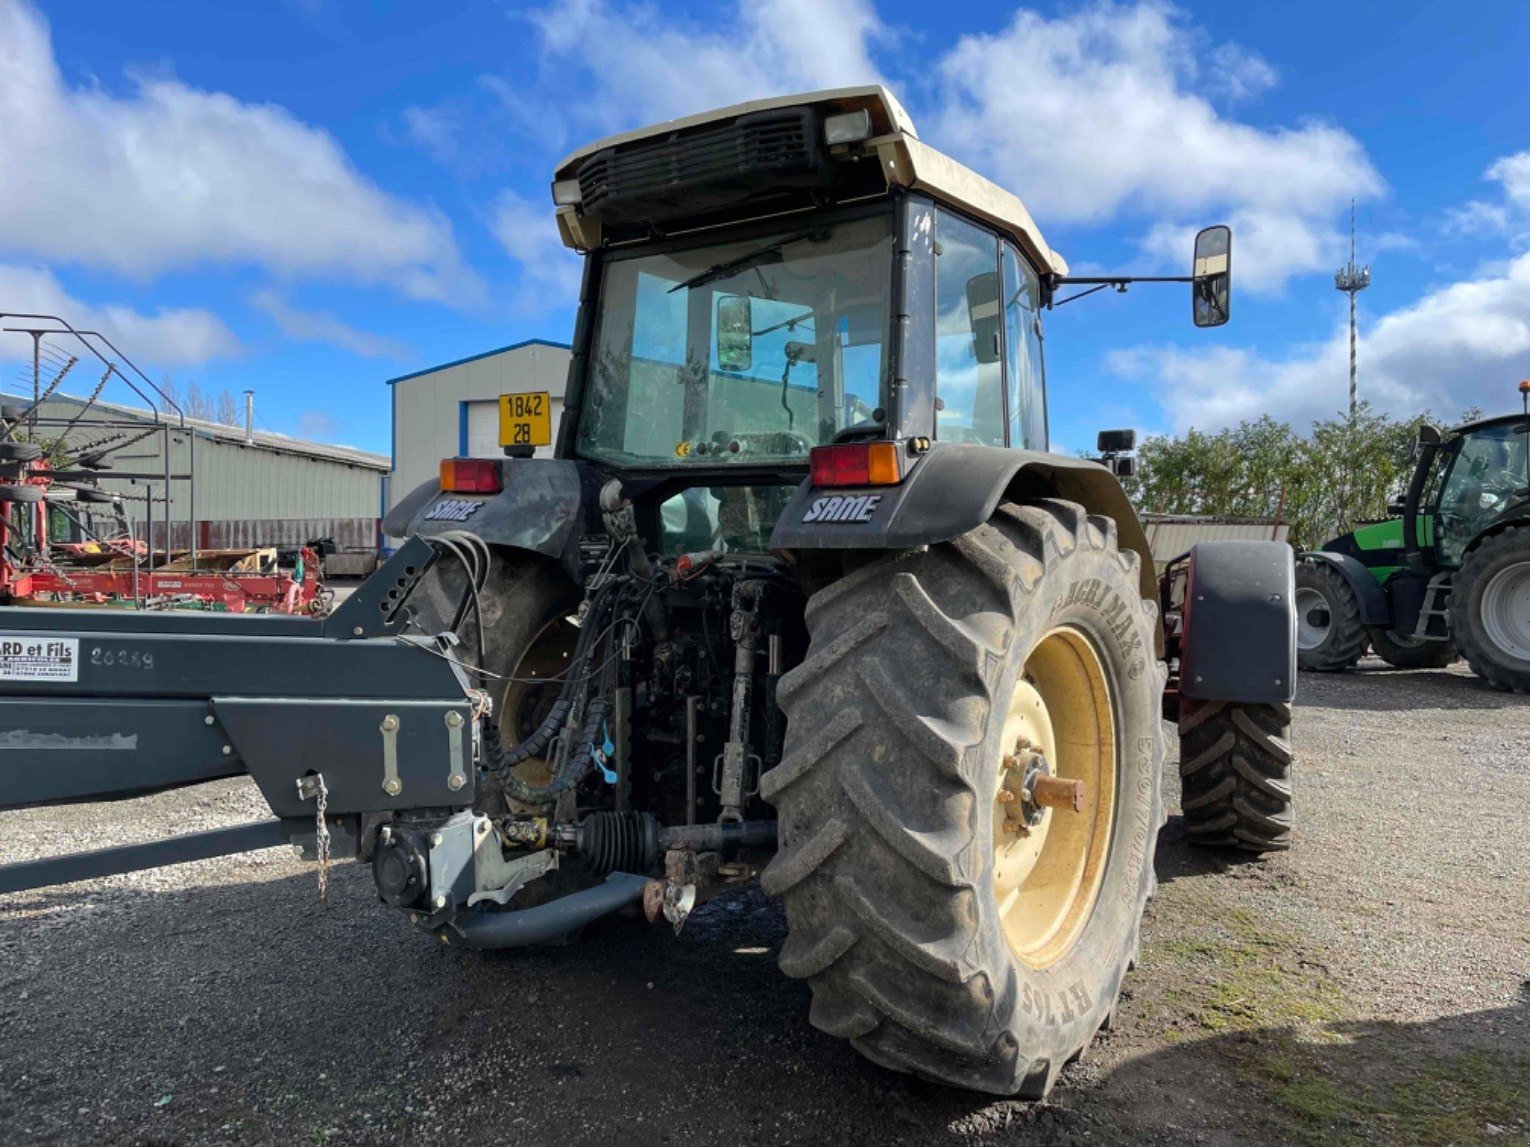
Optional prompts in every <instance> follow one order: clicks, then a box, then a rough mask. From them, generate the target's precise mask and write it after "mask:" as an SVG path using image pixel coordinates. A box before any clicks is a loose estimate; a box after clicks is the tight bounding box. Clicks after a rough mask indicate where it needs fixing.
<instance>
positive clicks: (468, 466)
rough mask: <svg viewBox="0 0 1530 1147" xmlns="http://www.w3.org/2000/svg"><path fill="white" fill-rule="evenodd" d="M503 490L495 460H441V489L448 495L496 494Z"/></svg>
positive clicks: (503, 486)
mask: <svg viewBox="0 0 1530 1147" xmlns="http://www.w3.org/2000/svg"><path fill="white" fill-rule="evenodd" d="M504 488H505V484H504V482H503V480H501V478H500V476H499V461H498V460H497V459H494V458H443V459H441V489H443V490H445V491H447V492H449V493H452V494H498V493H499V492H500V491H501V490H503V489H504Z"/></svg>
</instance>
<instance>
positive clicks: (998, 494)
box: [770, 442, 1162, 649]
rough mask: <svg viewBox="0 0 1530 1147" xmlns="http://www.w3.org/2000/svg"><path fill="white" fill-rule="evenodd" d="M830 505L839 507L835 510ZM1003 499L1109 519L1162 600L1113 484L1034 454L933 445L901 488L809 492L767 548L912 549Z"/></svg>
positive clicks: (1078, 462) (1146, 587) (956, 533)
mask: <svg viewBox="0 0 1530 1147" xmlns="http://www.w3.org/2000/svg"><path fill="white" fill-rule="evenodd" d="M833 498H839V499H841V501H840V503H839V504H838V506H835V505H834V503H833V502H832V501H831V499H833ZM1006 498H1008V499H1010V500H1015V501H1019V500H1025V499H1034V498H1065V499H1067V500H1068V501H1070V502H1077V503H1079V504H1080V505H1082V506H1083V507H1084V508H1085V509H1086V510H1088V511H1089V513H1091V514H1103V515H1104V516H1106V517H1108V518H1111V519H1113V520H1114V521H1115V523H1116V532H1117V538H1118V540H1119V543H1120V546H1121V548H1122V549H1124V550H1132V551H1134V552H1135V553H1136V554H1137V555H1138V556H1139V557H1140V558H1141V559H1142V565H1141V568H1140V570H1139V578H1140V581H1141V586H1142V596H1143V597H1145V598H1150V599H1152V600H1154V601H1156V600H1157V599H1158V588H1157V580H1156V575H1155V574H1154V572H1153V554H1152V550H1151V549H1150V548H1149V547H1148V540H1147V534H1146V532H1144V530H1143V529H1142V524H1141V522H1139V521H1138V520H1137V513H1136V511H1135V510H1134V509H1132V504H1131V502H1130V500H1128V498H1127V497H1126V491H1124V490H1123V489H1121V483H1120V482H1119V481H1118V480H1117V479H1116V476H1115V475H1114V474H1112V473H1111V472H1110V471H1109V470H1106V469H1105V468H1104V467H1103V466H1101V465H1099V464H1098V463H1097V462H1090V461H1087V460H1085V459H1082V458H1070V457H1068V456H1066V455H1062V454H1045V453H1041V452H1039V451H1035V450H1009V449H1006V448H1004V447H1000V446H969V445H965V444H959V443H940V442H937V443H935V444H934V445H932V446H931V447H930V449H929V451H928V452H927V453H925V454H922V455H918V456H916V457H915V458H914V459H912V462H911V464H910V469H909V470H908V472H907V474H906V476H905V477H904V479H903V481H902V483H900V484H899V485H897V486H881V487H866V488H864V489H847V490H825V489H822V488H815V487H813V486H812V485H811V484H810V483H808V482H804V483H803V484H802V485H801V486H800V487H799V488H798V490H797V493H796V495H795V497H793V499H792V501H791V502H790V503H789V504H788V505H787V507H786V510H785V512H784V513H782V515H781V519H780V521H778V522H777V523H776V528H775V532H774V534H773V535H772V536H771V542H770V544H771V548H772V549H777V550H908V549H914V548H916V547H918V546H928V545H934V544H935V543H937V542H948V541H950V540H951V539H952V538H956V537H960V536H961V535H962V534H965V533H967V532H968V531H969V530H974V529H976V528H977V527H978V526H980V525H982V524H983V523H984V522H986V521H988V519H989V518H990V517H992V516H993V512H994V509H995V507H997V506H998V504H999V502H1000V501H1001V500H1002V499H1006ZM850 499H856V502H855V504H854V505H853V506H849V500H850ZM847 506H849V509H848V510H846V507H847ZM1161 647H1162V646H1161V635H1160V649H1161Z"/></svg>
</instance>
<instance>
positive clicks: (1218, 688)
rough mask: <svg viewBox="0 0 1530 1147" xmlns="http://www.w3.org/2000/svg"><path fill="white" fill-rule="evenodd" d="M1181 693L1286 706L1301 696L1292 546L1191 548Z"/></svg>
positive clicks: (1241, 543) (1243, 544)
mask: <svg viewBox="0 0 1530 1147" xmlns="http://www.w3.org/2000/svg"><path fill="white" fill-rule="evenodd" d="M1371 584H1372V585H1375V579H1374V578H1373V579H1372V581H1371ZM1179 691H1180V693H1181V694H1182V695H1183V696H1186V697H1194V698H1197V699H1199V700H1202V701H1252V702H1265V703H1268V702H1274V701H1284V702H1288V703H1289V702H1290V701H1292V700H1293V699H1294V698H1295V697H1296V565H1295V563H1294V562H1293V561H1292V560H1291V547H1290V546H1288V545H1286V544H1285V543H1284V542H1253V541H1218V542H1201V543H1199V544H1198V545H1195V546H1193V547H1192V548H1191V550H1190V559H1189V563H1188V566H1187V569H1186V573H1185V605H1184V632H1183V637H1182V639H1181V647H1180V669H1179Z"/></svg>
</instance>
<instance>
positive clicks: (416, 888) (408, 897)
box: [372, 831, 430, 908]
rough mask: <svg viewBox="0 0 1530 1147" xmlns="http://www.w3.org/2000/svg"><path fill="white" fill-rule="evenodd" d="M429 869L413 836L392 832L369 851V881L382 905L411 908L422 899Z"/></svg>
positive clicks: (422, 852) (422, 851)
mask: <svg viewBox="0 0 1530 1147" xmlns="http://www.w3.org/2000/svg"><path fill="white" fill-rule="evenodd" d="M429 872H430V869H429V868H428V867H427V864H426V860H425V853H424V850H423V849H422V848H421V847H420V842H419V841H417V840H415V839H414V834H412V833H404V832H398V831H394V832H393V833H392V834H390V835H389V837H388V839H387V840H386V841H383V840H382V839H379V840H378V842H377V845H376V847H374V848H373V849H372V879H373V880H375V881H376V882H377V894H378V895H379V896H381V897H382V899H383V902H384V903H386V904H391V905H393V907H395V908H413V907H414V906H415V905H416V904H419V903H421V902H422V901H423V900H424V899H425V890H426V885H427V883H428V882H429Z"/></svg>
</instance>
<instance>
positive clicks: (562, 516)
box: [383, 458, 585, 572]
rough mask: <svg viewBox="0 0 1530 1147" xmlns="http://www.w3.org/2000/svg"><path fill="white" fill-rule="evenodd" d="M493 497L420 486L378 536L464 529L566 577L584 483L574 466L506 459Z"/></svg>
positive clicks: (574, 563) (575, 555) (575, 558)
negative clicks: (539, 557) (548, 563)
mask: <svg viewBox="0 0 1530 1147" xmlns="http://www.w3.org/2000/svg"><path fill="white" fill-rule="evenodd" d="M500 474H501V476H502V479H503V482H504V489H503V490H501V491H500V492H499V493H498V494H458V493H448V492H444V491H442V489H441V486H440V483H439V482H426V483H424V484H423V485H421V486H419V487H418V488H416V489H415V490H414V491H412V492H411V493H410V494H409V495H408V496H407V497H406V498H404V499H403V500H402V501H400V502H399V503H398V505H396V506H394V507H393V509H391V510H390V511H388V516H387V517H386V518H384V519H383V533H385V534H387V535H388V536H389V537H394V538H405V537H412V536H414V535H416V534H418V535H420V536H421V537H426V538H428V537H432V536H434V535H436V534H443V533H447V532H449V531H451V530H470V531H471V532H473V533H475V534H477V535H478V536H479V537H480V538H482V539H483V540H484V541H486V542H488V543H489V544H490V545H495V546H507V547H510V548H513V549H520V550H529V551H531V552H532V553H538V554H545V555H547V556H548V557H550V558H552V559H554V560H555V561H558V562H560V563H562V565H563V566H564V567H565V568H567V569H569V570H570V571H571V572H573V571H575V570H577V568H578V564H579V537H580V534H581V532H582V530H581V525H582V523H583V520H584V504H585V497H584V483H583V480H582V477H581V473H580V466H579V465H578V463H575V462H569V461H564V460H562V459H554V458H506V459H504V460H503V461H502V462H500Z"/></svg>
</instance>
